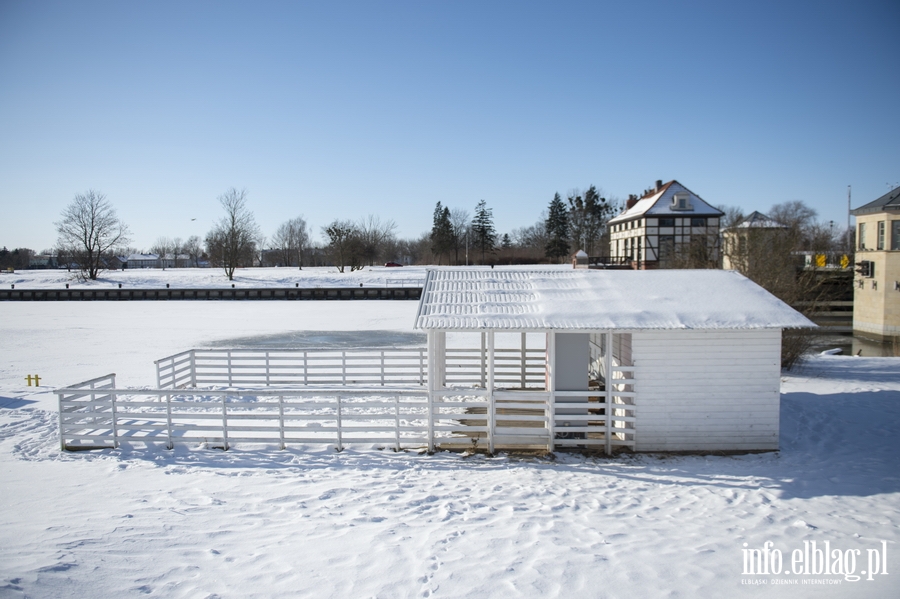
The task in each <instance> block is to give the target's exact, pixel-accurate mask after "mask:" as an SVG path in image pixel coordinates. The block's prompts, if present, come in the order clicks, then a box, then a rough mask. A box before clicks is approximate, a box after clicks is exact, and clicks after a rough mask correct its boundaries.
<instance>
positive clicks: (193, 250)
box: [182, 235, 203, 267]
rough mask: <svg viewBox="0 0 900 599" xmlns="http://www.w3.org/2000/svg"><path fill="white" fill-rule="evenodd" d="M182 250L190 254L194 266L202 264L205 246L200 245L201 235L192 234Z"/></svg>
mask: <svg viewBox="0 0 900 599" xmlns="http://www.w3.org/2000/svg"><path fill="white" fill-rule="evenodd" d="M182 251H183V252H184V253H185V254H187V255H188V258H189V259H190V261H191V265H192V266H194V267H197V266H200V256H201V255H202V254H203V247H202V246H201V245H200V237H199V236H197V235H191V236H190V237H188V238H187V241H185V242H184V246H183V247H182Z"/></svg>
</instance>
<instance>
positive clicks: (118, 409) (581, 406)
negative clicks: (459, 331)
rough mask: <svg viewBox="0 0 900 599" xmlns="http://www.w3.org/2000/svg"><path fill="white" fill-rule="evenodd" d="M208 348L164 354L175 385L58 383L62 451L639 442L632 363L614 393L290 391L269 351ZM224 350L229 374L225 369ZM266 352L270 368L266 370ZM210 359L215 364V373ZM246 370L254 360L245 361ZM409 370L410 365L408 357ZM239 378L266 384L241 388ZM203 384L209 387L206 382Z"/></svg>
mask: <svg viewBox="0 0 900 599" xmlns="http://www.w3.org/2000/svg"><path fill="white" fill-rule="evenodd" d="M205 351H207V350H193V351H190V352H184V353H183V354H178V355H176V356H170V357H169V358H165V359H164V360H160V361H157V367H158V368H159V372H160V373H161V374H160V377H161V380H162V381H163V382H164V383H165V384H160V385H159V388H157V389H117V388H116V386H115V375H114V374H110V375H107V376H105V377H99V378H96V379H92V380H89V381H85V382H83V383H79V384H77V385H73V386H70V387H67V388H64V389H60V390H58V391H57V395H58V397H59V414H60V418H59V433H60V446H61V448H62V449H63V450H72V449H79V448H81V449H84V448H97V447H117V446H119V444H120V442H122V441H123V440H127V441H138V442H145V443H154V442H155V443H164V444H165V445H166V447H169V448H171V447H173V446H174V444H175V443H179V442H180V443H187V442H195V443H205V444H207V446H211V447H221V448H223V449H228V447H229V446H230V445H231V444H233V443H263V444H274V445H277V446H279V447H281V448H284V447H286V446H287V445H288V444H304V443H330V444H334V446H335V447H336V448H337V449H338V450H340V449H343V447H344V446H345V445H346V444H351V443H367V444H382V445H384V446H392V447H394V448H395V449H401V448H402V447H410V446H413V447H428V448H429V449H431V450H434V449H436V448H456V449H463V448H475V449H486V450H488V451H490V452H491V453H493V452H494V451H495V449H497V448H541V447H544V448H546V449H547V450H549V451H553V450H554V449H555V448H566V447H568V448H585V449H596V450H599V449H602V450H605V451H606V452H607V453H611V452H612V451H613V450H614V449H615V448H617V447H623V446H624V447H632V448H633V447H634V435H635V409H636V408H635V406H634V397H635V393H634V382H635V381H634V372H635V369H634V367H630V366H614V367H612V371H611V372H612V379H611V380H610V381H609V384H608V387H609V391H608V392H607V391H606V390H600V389H597V390H590V391H546V390H543V389H527V388H526V389H516V390H512V389H502V388H495V389H492V390H489V389H484V388H480V389H478V388H474V389H459V388H455V389H454V388H447V389H439V390H431V391H430V392H429V390H428V389H427V388H425V387H424V386H421V385H417V384H410V383H404V384H403V385H402V386H393V387H392V386H390V385H389V384H387V382H388V379H389V378H390V377H388V378H387V379H384V380H385V383H380V382H379V384H378V385H377V386H373V387H364V386H356V387H354V386H351V385H350V384H349V381H351V380H356V379H353V378H352V377H350V378H349V379H344V378H342V380H348V383H347V384H341V386H335V387H328V386H325V385H320V386H315V385H313V386H309V385H306V386H299V385H298V386H294V387H290V386H287V385H285V384H284V383H283V382H281V381H282V380H283V379H282V378H279V377H280V376H282V374H283V373H282V374H277V373H278V372H279V371H278V370H276V369H274V368H273V365H274V364H275V363H277V362H276V361H274V360H273V356H272V355H266V354H269V353H270V352H269V351H266V350H259V351H258V352H255V351H250V352H249V353H248V354H247V355H244V354H235V353H231V352H236V351H237V350H230V351H229V350H209V351H213V352H218V354H217V355H216V356H214V357H215V360H210V361H209V362H208V363H207V362H206V361H205V360H207V359H208V358H209V356H202V355H200V353H199V352H205ZM415 351H418V350H415ZM300 353H305V352H300ZM308 353H314V352H308ZM331 353H337V354H340V353H346V352H331ZM223 355H224V356H225V358H226V360H225V363H226V364H228V369H227V370H225V371H222V370H221V368H220V366H219V365H220V364H221V363H222V357H223ZM371 357H372V356H371V355H369V358H370V359H371ZM228 358H230V361H229V360H228ZM306 358H307V360H308V359H309V356H308V355H307V356H306ZM245 359H246V360H248V361H249V362H247V363H245V362H243V361H242V360H245ZM379 359H380V356H379ZM260 360H262V363H263V364H264V365H265V368H260V367H259V363H260ZM309 363H312V362H309V361H308V362H307V364H309ZM205 364H210V365H211V366H209V370H205V368H206V367H205V366H204V365H205ZM342 364H343V367H342V370H341V376H342V377H345V376H348V375H347V373H356V374H358V373H357V371H355V370H353V369H352V368H349V367H348V366H347V365H348V364H349V365H352V364H354V362H353V361H352V360H346V359H345V361H344V362H343V363H342ZM198 365H199V367H198ZM242 366H244V367H246V368H244V369H239V368H238V367H242ZM404 368H406V370H403V369H401V370H402V371H403V372H408V364H407V366H406V367H404ZM413 370H415V369H413ZM384 372H385V370H384V369H382V373H384ZM248 373H249V374H248ZM306 374H307V376H308V375H309V374H311V373H309V372H306ZM251 375H252V376H251ZM227 376H230V377H231V378H230V379H228V382H226V381H225V380H224V377H227ZM354 376H355V374H354ZM381 376H384V374H382V375H381ZM207 377H208V378H207ZM238 379H240V380H241V381H242V382H243V381H246V380H252V381H254V382H256V383H257V384H258V386H257V387H255V388H249V387H241V386H236V385H235V384H234V383H235V382H236V381H237V380H238ZM288 380H290V381H291V382H296V380H295V379H288ZM380 380H381V379H380V377H379V381H380ZM403 380H404V381H405V379H403ZM260 381H264V383H260ZM201 383H202V384H204V385H206V384H209V385H211V386H209V387H205V388H201V387H198V386H196V385H198V384H201ZM217 384H218V385H228V386H227V387H223V386H220V387H216V386H215V385H217ZM276 385H278V386H276Z"/></svg>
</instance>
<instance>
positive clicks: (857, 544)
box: [0, 268, 900, 599]
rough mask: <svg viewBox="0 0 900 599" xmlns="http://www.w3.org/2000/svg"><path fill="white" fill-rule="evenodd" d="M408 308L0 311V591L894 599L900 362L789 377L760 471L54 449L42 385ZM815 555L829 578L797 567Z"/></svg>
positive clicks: (305, 452) (405, 329) (392, 317)
mask: <svg viewBox="0 0 900 599" xmlns="http://www.w3.org/2000/svg"><path fill="white" fill-rule="evenodd" d="M254 270H257V269H254ZM258 270H263V269H258ZM266 270H269V271H281V270H283V271H284V272H285V273H288V271H287V270H286V269H266ZM367 270H368V269H367ZM380 270H381V272H380V273H379V275H380V276H383V275H382V273H383V271H384V269H380ZM401 271H402V273H403V274H406V273H413V272H414V269H409V270H407V269H405V268H398V269H391V276H394V272H397V273H398V274H400V272H401ZM133 272H138V273H142V272H144V271H133ZM146 272H153V273H154V274H157V273H161V272H162V271H146ZM165 272H166V273H170V272H173V273H174V272H176V271H165ZM250 272H252V271H250V270H248V271H246V273H245V272H244V271H240V273H239V274H241V276H242V277H243V276H245V274H247V273H250ZM305 272H307V270H306V269H304V273H305ZM366 272H367V271H363V275H365V273H366ZM371 272H372V273H376V272H377V271H376V270H373V271H371ZM290 273H291V274H290V276H291V277H296V276H297V273H296V272H294V271H290ZM26 274H28V273H26ZM131 274H132V273H130V272H128V271H126V272H125V273H114V274H107V275H105V277H106V282H107V283H117V282H119V281H121V279H117V278H115V277H119V276H120V275H121V276H123V277H124V276H131ZM210 274H211V275H215V276H219V277H221V273H220V272H218V271H210ZM363 275H360V276H363ZM18 276H20V274H19V273H16V274H15V275H4V278H3V279H0V281H4V280H11V278H10V277H18ZM21 276H22V277H24V276H25V275H21ZM145 276H146V275H145ZM247 276H249V274H247ZM287 276H288V275H287V274H286V277H287ZM330 276H338V277H340V276H341V275H337V273H334V274H333V275H330ZM343 276H344V277H347V276H348V275H343ZM366 276H368V275H366ZM371 276H373V277H374V276H375V275H374V274H372V275H371ZM418 276H419V277H423V276H424V271H419V274H418ZM323 277H324V275H323ZM243 280H246V279H242V281H243ZM267 280H272V277H269V278H268V279H267ZM294 280H295V279H293V278H290V279H288V278H285V281H286V282H288V281H289V283H288V284H291V285H292V284H293V281H294ZM20 284H21V285H22V286H23V287H25V286H26V284H24V283H17V284H16V286H17V287H19V285H20ZM32 284H33V285H34V286H35V287H38V286H41V285H50V284H51V282H49V281H44V282H40V281H32ZM52 284H54V285H55V284H57V283H55V282H54V283H52ZM144 284H146V283H144V282H140V283H138V282H135V283H134V285H135V286H139V285H144ZM172 284H173V286H178V285H180V284H179V283H178V282H177V281H176V280H173V282H172ZM247 284H248V286H250V285H253V284H255V283H252V282H251V283H247ZM324 284H326V285H330V284H332V283H324ZM194 286H198V285H196V284H195V285H194ZM416 307H417V303H416V302H403V301H383V302H109V303H108V302H85V303H82V302H58V303H50V302H48V303H43V302H41V303H37V302H35V303H31V302H21V303H16V302H7V303H2V304H0V339H2V343H0V480H2V486H0V534H2V543H0V598H3V599H5V598H7V597H10V598H11V597H175V598H179V597H184V598H198V599H202V598H214V597H220V598H230V597H240V598H244V597H259V598H267V597H341V598H344V597H383V598H391V597H448V598H451V597H452V598H456V597H473V598H475V597H477V598H482V597H566V598H569V597H575V598H579V597H629V598H630V597H735V596H737V597H758V598H760V599H762V598H768V597H814V596H816V597H819V596H823V597H885V598H887V597H898V596H900V559H898V555H900V545H898V541H900V530H898V526H900V467H898V457H897V456H898V455H900V439H898V436H897V431H900V359H898V358H852V357H841V356H821V357H816V358H814V359H812V360H810V361H809V363H808V364H807V366H806V367H805V368H804V369H803V370H802V371H801V372H799V373H797V374H792V375H790V376H785V377H784V379H783V380H784V382H783V385H782V393H783V394H782V411H781V414H782V432H781V448H782V449H781V451H780V452H777V453H768V454H757V455H746V456H666V455H638V456H634V457H621V458H616V459H606V458H603V457H598V458H594V457H582V456H578V455H565V454H559V455H557V456H556V459H555V460H554V459H548V458H519V457H515V456H509V455H498V456H496V457H490V458H489V457H486V456H472V457H463V456H460V455H457V454H446V453H438V454H435V455H432V456H428V455H424V454H420V453H418V452H416V451H409V452H402V453H394V452H392V451H389V450H385V451H379V450H377V449H375V448H371V447H351V448H349V449H347V450H345V451H344V452H342V453H339V454H338V453H335V452H334V450H333V449H332V448H331V447H325V446H307V447H290V448H289V449H288V450H285V451H279V450H276V449H270V450H249V449H248V448H246V447H245V448H241V447H238V448H236V449H232V450H230V451H228V452H222V451H219V450H206V449H200V448H198V447H193V446H177V447H176V449H175V450H174V451H167V450H164V449H158V448H153V449H146V448H144V447H142V446H133V447H124V448H122V449H119V450H115V451H112V450H109V451H99V452H86V453H66V454H63V453H60V451H59V441H58V436H57V429H56V426H57V425H56V407H55V400H56V398H55V396H54V395H53V394H52V390H53V389H54V388H56V387H59V386H63V385H67V384H71V383H76V382H78V381H81V380H85V379H88V378H92V377H95V376H99V375H102V374H106V373H109V372H115V373H117V375H118V382H119V384H120V386H144V385H151V384H153V382H154V370H153V360H155V359H158V358H161V357H163V356H166V355H169V354H172V353H175V352H178V351H181V350H185V349H189V348H191V347H206V346H219V347H221V346H223V345H224V346H227V345H229V344H235V345H238V344H240V345H245V346H246V345H252V344H254V343H256V342H258V343H260V344H267V343H272V342H273V340H276V341H277V340H288V341H290V342H292V343H293V342H300V343H303V342H305V340H306V341H308V340H310V339H331V340H334V342H335V343H336V344H346V345H371V344H372V342H374V341H377V340H379V339H384V338H396V339H399V340H400V343H404V344H416V343H423V342H424V340H423V339H422V338H420V337H418V336H416V335H415V334H414V332H413V331H412V328H411V327H412V323H413V319H414V316H415V312H416ZM392 336H393V337H392ZM28 374H38V375H40V376H41V386H40V387H39V388H38V389H35V388H34V387H31V388H29V387H26V381H25V376H26V375H28ZM767 542H771V543H772V545H770V546H769V547H770V552H769V555H770V556H771V558H772V559H771V560H769V562H770V563H771V564H772V566H773V567H774V566H775V565H777V564H776V562H775V559H774V558H775V555H776V551H777V552H780V553H778V555H781V556H782V564H781V565H782V569H783V570H789V569H791V568H792V557H797V556H792V552H794V551H795V550H796V551H797V552H798V555H799V557H800V558H801V560H803V561H801V562H799V563H798V564H797V566H796V567H797V568H799V569H800V572H801V573H798V574H793V573H786V572H785V571H782V573H781V574H780V575H777V576H775V575H771V574H770V575H758V576H757V575H748V574H746V573H745V571H744V567H745V566H744V555H745V554H744V550H745V549H763V548H764V547H765V544H766V543H767ZM812 542H815V543H816V549H818V550H821V549H822V548H823V547H824V545H825V543H828V544H829V545H828V548H829V551H830V552H832V553H834V552H840V555H841V559H840V567H841V570H842V572H844V573H843V574H838V575H834V574H832V575H816V574H814V573H813V572H815V566H814V567H813V568H812V570H811V571H810V574H804V573H802V571H803V564H804V563H805V564H806V565H809V560H807V559H806V558H805V557H804V555H805V554H804V549H806V548H809V549H812V545H811V543H812ZM745 544H746V547H745ZM885 548H886V551H885ZM857 550H858V551H859V554H858V555H857V554H856V553H855V552H856V551H857ZM870 550H871V551H870ZM885 553H886V555H885ZM882 557H884V558H885V559H884V563H886V569H887V572H888V574H887V575H883V574H880V573H879V574H875V575H874V576H871V578H872V580H869V578H870V576H869V575H868V574H863V571H864V570H865V571H867V572H868V571H870V570H871V566H870V564H869V561H868V560H869V558H872V559H873V560H881V558H882ZM851 558H853V560H851ZM833 561H834V560H831V559H830V560H829V566H830V567H832V568H833V567H834V565H835V564H833V563H832V562H833ZM876 563H879V564H880V565H879V572H880V571H881V569H882V568H883V567H884V565H883V564H882V563H880V562H877V561H876ZM851 567H852V573H847V570H850V569H851ZM856 577H859V578H860V579H859V580H854V578H856ZM810 583H814V584H810Z"/></svg>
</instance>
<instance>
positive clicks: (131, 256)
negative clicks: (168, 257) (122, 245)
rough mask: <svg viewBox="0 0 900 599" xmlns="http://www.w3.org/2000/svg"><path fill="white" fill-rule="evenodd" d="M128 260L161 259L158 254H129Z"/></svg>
mask: <svg viewBox="0 0 900 599" xmlns="http://www.w3.org/2000/svg"><path fill="white" fill-rule="evenodd" d="M126 260H128V261H130V262H133V261H137V260H159V255H158V254H129V256H128V257H127V258H126Z"/></svg>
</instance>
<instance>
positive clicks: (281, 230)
mask: <svg viewBox="0 0 900 599" xmlns="http://www.w3.org/2000/svg"><path fill="white" fill-rule="evenodd" d="M272 244H273V246H274V247H275V249H276V250H278V252H279V255H280V262H281V263H282V264H283V265H284V266H297V267H299V268H300V270H303V252H304V251H305V250H306V248H307V247H309V226H308V225H307V224H306V220H304V219H303V217H302V216H298V217H296V218H292V219H291V220H289V221H285V222H283V223H281V225H279V227H278V229H277V230H276V231H275V235H273V236H272Z"/></svg>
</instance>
